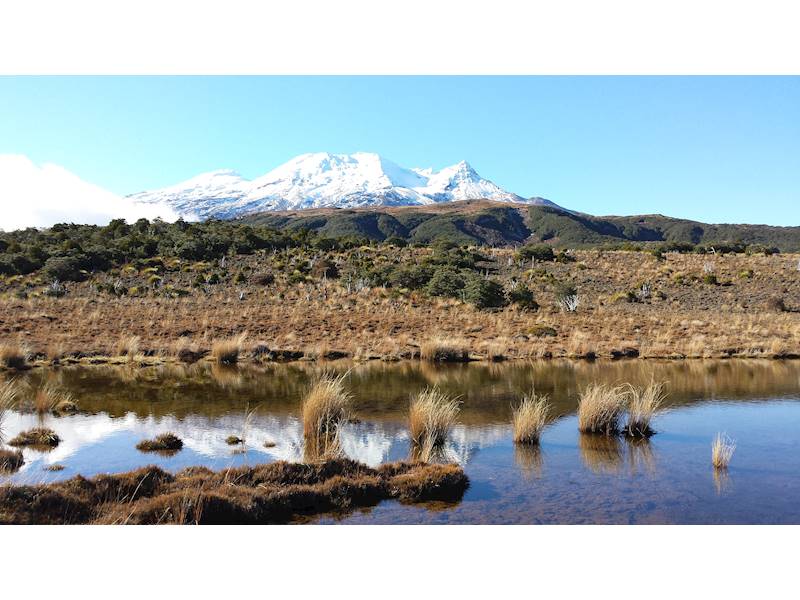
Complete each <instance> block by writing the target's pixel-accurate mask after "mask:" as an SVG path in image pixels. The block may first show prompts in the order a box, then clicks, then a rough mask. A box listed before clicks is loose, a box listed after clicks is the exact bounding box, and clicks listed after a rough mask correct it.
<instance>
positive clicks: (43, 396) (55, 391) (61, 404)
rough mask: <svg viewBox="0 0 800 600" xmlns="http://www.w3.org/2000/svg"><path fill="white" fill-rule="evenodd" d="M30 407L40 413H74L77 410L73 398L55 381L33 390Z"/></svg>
mask: <svg viewBox="0 0 800 600" xmlns="http://www.w3.org/2000/svg"><path fill="white" fill-rule="evenodd" d="M32 408H33V410H34V411H35V412H37V413H39V414H40V415H43V414H47V413H74V412H77V410H78V405H77V403H76V402H75V398H74V397H73V396H72V394H70V393H69V392H66V391H64V390H62V389H60V388H59V387H58V386H57V385H56V384H55V383H52V382H47V383H45V384H44V385H41V386H39V387H38V388H36V389H35V390H34V392H33V402H32Z"/></svg>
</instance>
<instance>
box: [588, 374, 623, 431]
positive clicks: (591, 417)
mask: <svg viewBox="0 0 800 600" xmlns="http://www.w3.org/2000/svg"><path fill="white" fill-rule="evenodd" d="M626 405H627V394H626V391H625V388H624V387H622V386H616V387H612V386H609V385H606V384H602V383H590V384H589V385H587V386H586V388H585V389H584V390H583V392H581V395H580V399H579V400H578V430H579V431H580V432H581V433H601V434H604V435H611V434H615V433H618V432H619V420H620V418H621V417H622V415H623V413H624V412H625V408H626Z"/></svg>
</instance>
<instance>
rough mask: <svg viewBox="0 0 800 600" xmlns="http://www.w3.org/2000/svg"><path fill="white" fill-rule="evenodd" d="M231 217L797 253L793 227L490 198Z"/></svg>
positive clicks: (339, 233)
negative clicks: (602, 212)
mask: <svg viewBox="0 0 800 600" xmlns="http://www.w3.org/2000/svg"><path fill="white" fill-rule="evenodd" d="M237 220H239V221H242V222H244V223H249V224H255V225H265V226H269V227H275V228H278V229H288V230H297V229H309V230H311V231H314V232H316V233H318V234H321V235H323V236H325V237H331V238H341V237H346V236H355V237H363V238H367V239H371V240H376V241H383V240H385V239H387V238H389V237H397V238H401V239H403V240H404V241H406V242H408V243H423V244H426V243H430V242H434V241H437V240H447V241H452V242H455V243H460V244H479V245H494V246H514V245H518V244H524V243H544V244H548V245H552V246H555V247H563V248H566V247H571V248H588V247H603V246H619V245H626V244H686V245H715V244H716V245H719V246H720V247H721V248H723V247H724V246H726V245H735V244H739V245H744V246H747V245H760V246H764V247H768V248H772V247H774V248H778V249H780V250H782V251H792V252H796V251H800V227H781V226H775V225H750V224H727V223H723V224H713V223H702V222H699V221H692V220H689V219H680V218H675V217H668V216H664V215H659V214H651V215H632V216H614V215H611V216H599V217H598V216H593V215H588V214H585V213H575V212H572V211H568V210H565V209H562V208H559V207H554V206H543V205H535V204H521V203H509V202H493V201H490V200H467V201H455V202H448V203H441V204H437V205H429V206H392V207H388V206H378V207H359V208H318V209H308V210H294V211H270V212H264V213H256V214H251V215H247V216H244V217H241V218H239V219H237Z"/></svg>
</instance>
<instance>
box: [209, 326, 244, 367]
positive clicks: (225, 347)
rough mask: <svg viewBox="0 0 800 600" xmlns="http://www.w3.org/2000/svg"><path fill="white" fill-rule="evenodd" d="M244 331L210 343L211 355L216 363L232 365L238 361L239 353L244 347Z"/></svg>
mask: <svg viewBox="0 0 800 600" xmlns="http://www.w3.org/2000/svg"><path fill="white" fill-rule="evenodd" d="M246 338H247V334H246V333H242V334H240V335H237V336H233V337H229V338H226V339H223V340H215V341H214V342H213V343H212V344H211V356H212V358H214V360H216V361H217V362H218V363H220V364H223V365H234V364H236V363H237V362H238V361H239V354H241V352H242V348H243V347H244V340H245V339H246Z"/></svg>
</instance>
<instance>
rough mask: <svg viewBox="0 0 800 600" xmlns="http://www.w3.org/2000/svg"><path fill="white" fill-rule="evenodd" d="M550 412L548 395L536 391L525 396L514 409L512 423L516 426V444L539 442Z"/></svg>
mask: <svg viewBox="0 0 800 600" xmlns="http://www.w3.org/2000/svg"><path fill="white" fill-rule="evenodd" d="M549 412H550V405H549V404H548V398H547V396H537V395H536V392H534V391H531V393H530V394H529V395H527V396H525V397H523V399H522V402H520V404H519V406H517V407H516V408H515V409H514V414H513V416H512V424H513V426H514V443H515V444H538V443H539V437H540V436H541V433H542V430H543V429H544V426H545V425H546V424H547V415H548V413H549Z"/></svg>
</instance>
